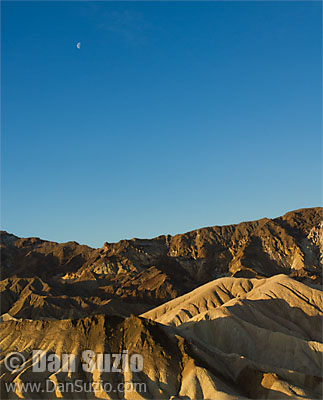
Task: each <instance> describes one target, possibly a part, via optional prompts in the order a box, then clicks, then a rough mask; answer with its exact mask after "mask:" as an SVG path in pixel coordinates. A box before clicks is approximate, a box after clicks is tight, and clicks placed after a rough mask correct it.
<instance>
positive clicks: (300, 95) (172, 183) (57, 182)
mask: <svg viewBox="0 0 323 400" xmlns="http://www.w3.org/2000/svg"><path fill="white" fill-rule="evenodd" d="M321 8H322V5H321V3H320V2H304V3H303V2H246V3H236V2H231V3H223V2H205V3H194V2H188V3H185V2H175V3H168V2H154V3H153V2H151V3H150V2H141V3H140V2H130V3H127V2H121V3H113V2H97V3H88V2H58V3H54V2H2V32H1V33H2V65H1V67H2V121H1V122H2V180H1V183H2V228H3V229H5V230H7V231H9V232H11V233H14V234H16V235H18V236H37V237H41V238H44V239H49V240H54V241H68V240H76V241H78V242H80V243H85V244H89V245H92V246H95V247H99V246H102V245H103V243H104V242H105V241H109V242H112V241H118V240H120V239H124V238H132V237H153V236H157V235H159V234H165V233H170V234H175V233H181V232H185V231H188V230H191V229H195V228H199V227H202V226H210V225H222V224H231V223H238V222H241V221H243V220H251V219H257V218H261V217H264V216H267V217H275V216H278V215H281V214H283V213H285V212H287V211H289V210H292V209H296V208H301V207H311V206H318V205H321V203H322V183H321V182H322V139H321V128H322V121H321V105H322V104H321V91H322V82H321V67H322V66H321V59H322V58H321V57H322V54H321V47H322V40H321V37H322V32H321V31H322V26H321ZM77 42H81V48H80V49H77V48H76V44H77Z"/></svg>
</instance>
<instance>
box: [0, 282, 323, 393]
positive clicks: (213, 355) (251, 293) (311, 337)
mask: <svg viewBox="0 0 323 400" xmlns="http://www.w3.org/2000/svg"><path fill="white" fill-rule="evenodd" d="M322 304H323V296H322V292H321V291H320V290H317V289H314V288H310V287H308V286H307V285H304V284H302V283H300V282H297V281H295V280H293V279H291V278H289V277H287V276H285V275H278V276H275V277H272V278H264V279H259V280H258V279H247V278H222V279H218V280H215V281H212V282H210V283H208V284H206V285H204V286H202V287H200V288H198V289H197V290H195V291H193V292H192V293H188V294H186V295H184V296H183V297H180V298H178V299H175V300H172V301H170V302H168V303H166V304H164V305H163V306H161V307H157V308H156V309H153V310H151V311H149V312H148V313H146V314H144V315H142V316H141V317H135V316H132V317H130V318H126V319H123V318H122V317H108V316H104V315H97V316H91V317H87V318H83V319H78V320H69V319H67V320H60V321H58V320H55V321H40V320H38V321H32V320H28V321H27V320H25V321H7V322H4V323H2V329H1V334H0V346H1V348H2V349H5V351H4V352H3V354H2V356H1V357H2V360H1V361H0V366H1V368H2V385H3V392H2V393H3V394H2V395H3V397H2V398H8V397H6V390H5V389H4V384H5V382H15V383H17V384H18V383H21V382H30V381H39V380H40V377H39V374H35V373H32V372H31V368H32V359H31V350H32V349H42V350H45V351H47V352H49V353H51V352H53V353H55V354H62V353H64V352H73V353H74V354H77V355H80V353H81V351H82V350H85V349H92V350H93V351H95V352H96V353H101V352H104V353H121V352H122V350H124V349H127V350H128V352H129V354H134V353H138V354H142V355H143V361H144V363H143V366H144V367H143V370H142V371H140V372H131V373H130V372H123V373H122V372H120V373H113V372H100V371H98V370H97V369H94V370H93V371H91V372H90V373H89V372H84V371H83V370H82V369H81V368H78V369H77V371H76V372H75V373H73V374H72V376H69V374H68V373H67V372H62V371H58V372H55V373H49V372H44V373H42V374H41V381H45V380H46V379H49V378H50V379H52V380H54V381H55V382H70V381H72V380H76V379H82V380H83V381H86V382H90V383H91V384H95V382H99V381H100V380H103V381H105V382H110V383H112V384H113V385H114V387H116V385H117V384H118V382H133V383H135V382H141V383H144V384H145V390H144V391H138V390H133V391H129V392H127V393H124V394H120V393H106V392H104V391H103V390H102V389H101V388H100V387H99V388H98V389H97V390H96V392H95V393H94V397H86V395H85V394H84V393H82V394H81V395H80V394H79V393H77V394H75V393H70V394H69V397H68V398H75V399H78V398H106V399H109V398H113V399H123V398H125V399H183V400H184V399H185V400H189V399H192V400H193V399H195V400H197V399H210V400H211V399H227V400H228V399H247V398H248V399H249V398H251V399H283V398H288V397H290V398H292V399H314V398H320V396H321V394H322V391H321V386H322V350H323V346H322V343H320V341H321V332H322V311H323V310H322ZM180 305H182V309H181V306H180ZM160 322H163V323H162V324H161V323H160ZM17 349H19V351H20V352H23V354H24V356H25V359H26V363H25V364H24V367H23V369H22V370H21V371H19V372H16V373H11V372H10V371H8V370H7V369H6V367H5V366H4V362H3V358H4V357H5V355H7V354H8V353H10V352H12V351H17ZM134 387H135V386H134ZM63 395H64V394H63ZM65 395H66V394H65ZM16 396H24V397H25V398H38V397H35V395H34V396H33V395H32V394H30V393H21V392H18V391H17V393H16ZM29 396H31V397H29ZM51 396H52V397H51ZM60 396H62V394H61V393H59V392H56V393H55V395H54V396H53V394H50V395H48V394H47V393H46V394H42V397H41V398H43V399H45V398H59V397H60ZM63 397H64V396H63ZM12 398H15V397H12Z"/></svg>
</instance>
